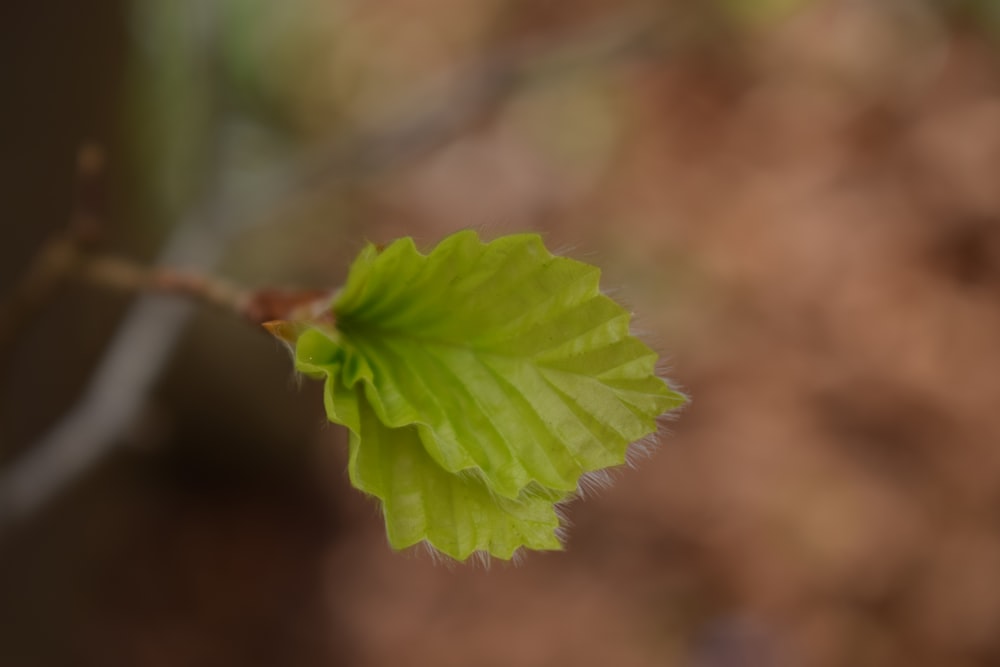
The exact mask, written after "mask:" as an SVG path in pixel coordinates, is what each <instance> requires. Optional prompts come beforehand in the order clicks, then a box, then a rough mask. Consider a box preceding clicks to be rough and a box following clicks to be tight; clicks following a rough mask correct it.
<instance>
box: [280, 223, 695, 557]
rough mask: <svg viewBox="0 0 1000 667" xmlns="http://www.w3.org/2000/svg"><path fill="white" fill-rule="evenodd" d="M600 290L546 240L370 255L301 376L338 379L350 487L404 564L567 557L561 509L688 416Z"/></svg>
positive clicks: (450, 243) (311, 343)
mask: <svg viewBox="0 0 1000 667" xmlns="http://www.w3.org/2000/svg"><path fill="white" fill-rule="evenodd" d="M599 277H600V272H599V270H598V269H597V268H595V267H592V266H589V265H587V264H583V263H580V262H576V261H573V260H571V259H567V258H563V257H556V256H553V255H552V254H551V253H549V252H548V251H547V250H546V249H545V247H544V245H543V244H542V242H541V239H540V238H539V237H538V236H537V235H534V234H518V235H514V236H507V237H503V238H500V239H497V240H495V241H493V242H491V243H482V242H481V241H480V240H479V238H478V237H477V236H476V234H475V233H474V232H470V231H466V232H459V233H457V234H454V235H452V236H450V237H448V238H447V239H445V240H444V241H442V242H441V243H440V244H439V245H438V246H437V248H435V249H434V250H433V251H432V252H431V253H430V254H428V255H423V254H421V253H420V252H418V251H417V249H416V248H415V247H414V245H413V241H412V240H411V239H409V238H405V239H401V240H398V241H396V242H394V243H392V244H391V245H389V246H388V247H386V248H385V249H384V250H383V251H381V252H379V251H378V250H377V249H376V248H375V247H374V246H371V245H370V246H368V247H367V248H365V249H364V251H362V253H361V255H360V256H359V257H358V259H357V260H356V261H355V263H354V264H353V265H352V267H351V270H350V273H349V275H348V279H347V283H346V284H345V286H344V288H343V289H342V290H341V291H340V293H339V294H338V295H337V296H336V297H335V298H334V301H333V304H332V306H331V308H332V310H333V315H334V322H335V324H333V325H330V324H322V325H317V326H315V327H312V328H307V330H306V331H305V333H303V334H302V335H301V336H299V338H298V340H297V342H296V367H297V368H298V370H300V371H302V372H304V373H307V374H310V375H313V376H317V377H325V378H326V392H325V401H326V410H327V415H328V416H329V418H330V420H331V421H334V422H337V423H340V424H344V425H346V426H347V427H348V428H349V429H350V430H351V456H350V462H349V473H350V476H351V480H352V482H353V483H354V484H355V486H357V487H358V488H360V489H362V490H363V491H367V492H368V493H371V494H372V495H375V496H376V497H378V498H379V499H381V500H382V503H383V509H384V511H385V515H386V526H387V530H388V532H389V539H390V542H391V543H392V545H393V546H394V547H403V546H408V545H410V544H413V543H414V542H417V541H420V540H427V541H429V542H430V543H431V544H433V545H434V546H435V547H437V548H438V549H440V550H441V551H443V552H444V553H446V554H448V555H450V556H452V557H455V558H459V559H464V558H465V557H466V556H468V555H469V553H471V552H473V551H477V550H482V551H486V552H488V553H490V554H492V555H495V556H498V557H501V558H509V557H510V556H511V554H512V553H513V551H514V550H515V549H516V548H517V547H519V546H526V547H529V548H535V549H546V548H558V542H557V541H556V539H555V536H554V534H555V530H556V528H557V527H558V521H557V519H556V515H555V513H554V508H553V504H554V503H555V502H558V501H560V500H562V499H565V498H566V497H567V496H568V495H569V494H571V493H572V492H573V491H575V490H576V488H577V486H578V484H579V482H580V478H581V476H582V475H585V474H586V473H589V472H594V471H597V470H600V469H603V468H607V467H609V466H615V465H620V464H621V463H623V462H624V460H625V453H626V449H627V448H628V446H629V444H630V443H632V442H634V441H636V440H638V439H640V438H643V437H644V436H647V435H649V434H651V433H653V432H654V431H655V430H656V418H657V417H658V416H660V415H661V414H663V413H665V412H667V411H669V410H671V409H673V408H676V407H678V406H680V405H681V404H682V403H683V402H684V400H685V399H684V397H683V396H682V395H681V394H679V393H677V392H676V391H673V390H672V389H671V388H670V387H669V385H668V384H667V383H666V382H665V381H664V380H663V379H661V378H658V377H657V376H656V374H655V364H656V360H657V356H656V354H655V353H654V352H653V351H652V350H650V349H649V348H648V347H646V346H645V345H644V344H643V343H642V342H640V341H639V340H638V339H636V338H634V337H633V336H631V335H630V333H629V313H628V312H627V311H626V310H624V309H623V308H622V307H621V306H619V305H618V304H616V303H615V302H614V301H612V300H611V299H609V298H607V297H605V296H604V295H602V294H601V293H600V289H599V284H598V282H599Z"/></svg>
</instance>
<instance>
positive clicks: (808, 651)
mask: <svg viewBox="0 0 1000 667" xmlns="http://www.w3.org/2000/svg"><path fill="white" fill-rule="evenodd" d="M0 25H3V26H4V28H3V30H4V38H3V40H0V53H2V57H0V82H2V89H0V90H2V93H0V94H2V95H3V103H2V105H0V145H2V147H3V154H2V158H0V200H2V201H3V202H4V222H3V223H2V231H3V235H2V237H0V238H2V241H0V296H2V295H6V294H8V293H9V292H10V290H12V289H13V287H14V286H15V285H16V284H17V281H18V280H19V276H21V275H23V273H24V272H25V270H26V269H27V267H28V266H29V263H30V261H31V257H32V256H33V255H34V254H35V253H37V252H38V250H39V248H40V247H42V246H43V244H44V243H45V241H46V239H47V238H50V237H51V236H52V235H53V234H55V233H57V232H58V231H59V230H60V229H63V228H64V227H65V226H66V224H67V220H68V219H69V217H70V215H71V213H72V210H73V206H74V204H73V202H74V186H73V183H74V169H75V162H76V154H77V151H78V149H79V148H80V146H81V145H82V144H84V143H85V142H96V144H97V145H99V146H101V147H103V150H104V151H105V154H106V155H107V158H108V162H107V164H108V166H107V170H106V172H105V175H104V184H105V186H106V189H107V196H106V199H105V203H104V204H103V209H102V211H101V213H102V219H103V226H104V236H103V240H102V241H101V244H102V247H103V249H104V250H107V251H108V252H113V253H117V254H120V255H123V256H126V257H130V258H134V259H136V260H138V261H142V262H145V263H154V262H163V263H167V264H170V265H173V266H182V267H189V268H192V269H197V270H202V271H207V272H211V273H214V274H216V275H220V276H223V277H226V278H229V279H232V280H234V281H238V282H240V283H242V284H246V285H251V286H254V285H262V286H266V285H293V286H305V287H329V286H335V285H337V284H339V283H340V281H341V280H342V279H343V276H344V275H345V272H346V268H347V265H348V262H349V261H350V259H351V258H352V257H353V256H354V254H355V253H356V252H357V250H358V249H359V248H360V247H362V245H363V244H364V243H365V242H366V241H369V240H371V241H376V242H385V241H388V240H391V239H393V238H396V237H398V236H403V235H409V236H413V237H415V238H416V239H417V240H418V242H420V243H421V244H423V245H424V247H430V246H431V245H432V244H434V243H435V242H436V241H437V240H439V239H440V238H442V237H443V236H444V235H446V234H448V233H449V232H452V231H455V230H458V229H463V228H468V227H472V228H475V229H477V230H480V232H481V233H482V234H483V235H485V236H487V237H492V236H498V235H500V234H504V233H510V232H515V231H525V230H535V231H538V232H540V233H542V234H543V235H544V236H545V238H546V242H547V243H548V245H549V246H550V247H551V248H553V249H559V250H562V251H563V252H566V253H568V254H571V255H572V256H574V257H578V258H580V259H584V260H586V261H589V262H591V263H595V264H598V265H600V266H602V267H603V268H604V285H605V287H606V288H608V289H609V290H613V291H614V292H615V294H616V296H617V297H618V298H620V299H622V300H624V301H625V302H627V303H629V304H630V305H631V306H632V307H633V308H634V309H635V311H636V313H637V322H636V324H637V327H638V328H639V329H640V330H641V332H642V335H643V336H644V337H645V338H646V340H648V341H649V342H650V343H651V344H653V345H654V346H656V347H657V348H658V349H659V350H661V351H662V352H663V353H664V354H665V355H666V356H667V357H668V359H669V363H670V366H671V371H670V373H671V376H672V378H673V379H674V380H676V381H677V382H678V383H679V385H680V386H682V387H683V388H685V389H686V390H687V391H688V392H689V393H690V394H691V395H692V396H693V397H694V401H693V403H692V404H691V405H690V406H689V407H688V408H687V409H686V410H685V411H684V413H683V414H682V415H681V416H680V418H679V419H678V420H676V421H672V422H670V423H668V424H665V425H664V430H665V435H664V437H663V438H662V442H661V445H660V447H659V448H658V450H657V451H656V452H655V453H654V454H652V455H651V456H650V457H649V458H648V459H646V460H643V461H642V463H641V464H640V465H639V466H637V467H636V468H635V469H625V470H622V471H621V472H620V474H619V475H618V479H617V483H616V485H615V486H614V487H612V488H610V489H607V490H605V491H603V492H601V493H600V494H598V495H597V496H595V497H591V498H588V499H587V500H586V501H583V502H576V503H574V504H573V505H572V506H570V508H569V512H568V514H569V519H570V520H571V522H572V528H571V531H570V536H569V540H568V543H567V549H566V551H565V552H563V553H551V554H529V555H527V557H526V558H525V559H524V560H523V562H522V563H521V564H520V565H517V566H511V565H507V564H503V563H494V565H493V567H492V568H491V569H489V570H484V569H483V568H481V567H477V566H471V565H450V566H449V565H446V564H445V565H442V564H440V563H434V562H432V560H431V559H430V558H429V557H427V555H426V554H424V553H423V552H420V551H413V552H407V553H402V554H398V553H393V552H391V550H390V549H389V548H388V546H387V544H386V541H385V537H384V534H383V529H382V525H381V519H380V517H379V515H378V511H377V509H376V506H375V503H374V502H373V501H371V500H369V499H367V498H364V497H362V496H361V494H359V493H357V492H355V491H354V490H353V489H351V488H350V487H349V485H348V482H347V478H346V473H345V465H346V457H345V449H346V442H345V437H344V433H343V431H342V429H340V428H338V427H333V426H329V425H326V424H325V420H324V417H323V413H322V400H321V395H320V392H319V387H318V386H314V384H313V383H310V382H306V383H304V384H301V386H300V385H299V384H298V383H297V382H296V381H295V379H294V377H293V374H292V371H291V365H290V363H289V359H288V357H287V355H286V353H285V351H284V350H283V349H281V348H280V346H278V345H277V344H275V342H274V341H272V340H271V339H269V338H268V337H267V336H266V335H264V334H262V333H260V332H257V331H255V330H253V329H252V328H250V327H247V326H246V325H245V324H243V323H241V322H239V321H236V320H235V319H234V318H231V317H229V316H227V315H225V314H220V313H216V312H213V311H210V310H207V309H204V308H195V307H192V306H191V305H190V304H182V303H178V302H177V301H174V300H170V299H162V298H148V297H147V298H139V299H136V298H132V297H129V296H127V295H122V294H115V293H110V292H104V291H100V290H97V289H94V288H92V287H87V286H84V285H80V284H70V285H67V286H66V287H65V288H64V289H63V290H61V291H60V292H59V293H58V295H57V297H56V298H54V299H52V300H51V301H50V302H49V303H47V304H46V305H45V308H44V309H43V310H42V311H41V312H40V314H39V316H38V317H37V318H35V319H34V320H33V321H32V322H31V323H30V326H29V327H28V328H27V330H26V331H25V332H24V335H22V336H20V337H19V338H18V339H17V340H16V341H14V342H13V343H11V344H9V345H8V349H6V350H0V359H3V360H4V363H2V364H0V367H2V376H0V519H3V521H2V522H0V664H2V665H4V666H7V665H10V666H13V667H20V666H35V665H38V666H48V665H95V666H98V665H99V666H105V665H140V666H159V665H170V666H177V665H192V666H194V665H198V666H200V665H205V666H225V665H241V666H249V665H262V666H263V665H288V666H300V665H301V666H306V665H308V666H312V665H317V666H321V665H371V666H378V665H435V666H445V665H456V666H457V665H525V666H543V665H545V666H547V665H568V664H573V665H616V666H632V665H635V666H646V665H668V666H673V665H677V666H690V667H770V666H782V667H786V666H793V667H794V666H799V665H805V666H813V665H815V666H840V665H850V666H855V667H856V666H868V665H871V666H875V665H916V666H923V665H927V666H936V665H954V666H965V665H969V666H974V665H995V664H1000V444H998V443H1000V409H998V406H1000V187H998V176H1000V50H998V48H1000V42H998V40H1000V3H996V2H993V1H992V0H981V1H978V2H977V1H975V0H968V1H961V0H952V1H948V0H936V1H935V0H896V1H891V0H886V1H884V2H870V1H862V0H854V1H852V0H766V1H765V0H712V1H702V2H696V1H694V0H688V1H682V0H674V1H672V2H668V1H662V2H654V1H652V0H626V1H617V2H611V1H610V0H577V1H575V2H570V1H569V0H561V1H560V0H550V1H547V2H523V1H521V0H480V1H479V2H467V1H460V0H423V1H421V2H412V1H411V2H403V1H399V0H382V1H381V2H361V1H358V0H286V1H284V2H267V1H265V0H105V2H101V3H79V2H72V1H70V0H59V1H57V2H48V3H28V2H6V3H3V5H2V8H0ZM40 452H41V454H40ZM53 470H56V471H59V470H62V471H63V473H65V474H62V476H60V474H56V473H52V471H53ZM25 471H27V472H25ZM39 471H40V472H39ZM67 471H68V472H67ZM12 489H14V490H16V493H14V491H12Z"/></svg>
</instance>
